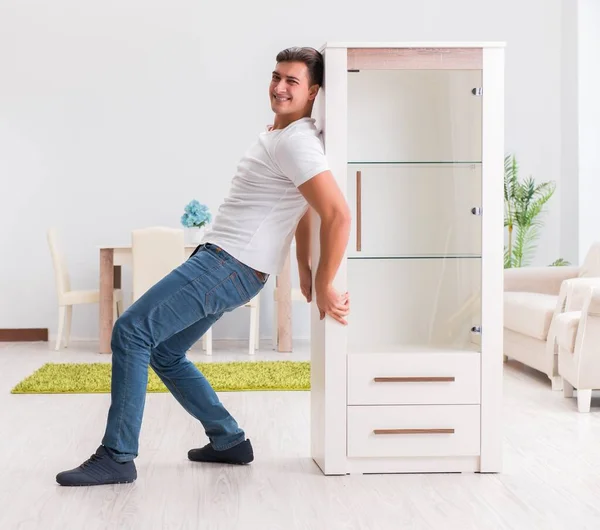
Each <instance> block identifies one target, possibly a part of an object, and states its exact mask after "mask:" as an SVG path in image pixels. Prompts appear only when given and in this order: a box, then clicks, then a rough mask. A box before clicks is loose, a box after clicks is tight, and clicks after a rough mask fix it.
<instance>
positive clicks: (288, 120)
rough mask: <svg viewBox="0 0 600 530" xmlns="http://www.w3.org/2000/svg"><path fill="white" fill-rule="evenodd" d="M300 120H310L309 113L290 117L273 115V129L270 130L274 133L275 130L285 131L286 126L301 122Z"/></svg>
mask: <svg viewBox="0 0 600 530" xmlns="http://www.w3.org/2000/svg"><path fill="white" fill-rule="evenodd" d="M302 118H310V112H307V113H305V114H297V115H290V116H279V115H275V120H273V127H271V130H273V131H274V130H277V129H285V128H286V127H287V126H288V125H290V124H292V123H294V122H295V121H298V120H301V119H302Z"/></svg>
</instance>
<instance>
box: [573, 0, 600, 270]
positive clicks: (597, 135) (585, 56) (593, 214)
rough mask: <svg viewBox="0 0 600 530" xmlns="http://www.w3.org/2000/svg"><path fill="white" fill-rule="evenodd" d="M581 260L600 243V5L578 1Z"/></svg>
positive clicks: (579, 224) (596, 0) (579, 228)
mask: <svg viewBox="0 0 600 530" xmlns="http://www.w3.org/2000/svg"><path fill="white" fill-rule="evenodd" d="M578 8H579V13H578V14H579V17H578V20H579V24H578V32H577V35H578V48H579V61H578V77H577V78H578V81H579V84H578V87H577V88H578V104H579V109H578V110H579V112H578V116H579V128H578V137H579V142H578V145H579V153H578V162H579V175H578V177H579V182H578V192H579V219H578V232H579V257H580V259H583V258H584V257H585V254H586V253H587V251H588V249H589V248H590V245H591V244H592V243H593V242H594V241H599V240H600V208H598V199H600V68H599V67H598V64H599V63H600V59H599V58H598V56H599V50H600V32H599V31H598V27H599V26H600V2H598V0H579V2H578Z"/></svg>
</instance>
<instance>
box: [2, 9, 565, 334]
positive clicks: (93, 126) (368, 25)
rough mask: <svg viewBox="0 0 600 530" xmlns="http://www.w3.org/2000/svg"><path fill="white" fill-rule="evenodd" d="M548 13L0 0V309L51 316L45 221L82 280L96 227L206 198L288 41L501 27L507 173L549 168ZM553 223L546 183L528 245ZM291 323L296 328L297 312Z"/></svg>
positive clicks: (552, 77)
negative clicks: (540, 227) (539, 222)
mask: <svg viewBox="0 0 600 530" xmlns="http://www.w3.org/2000/svg"><path fill="white" fill-rule="evenodd" d="M234 5H235V6H236V7H235V8H234V7H233V6H234ZM317 5H318V6H319V7H317ZM206 6H209V7H206ZM560 16H561V0H531V1H529V2H521V1H518V0H505V1H503V2H500V1H494V2H492V1H481V0H455V1H453V2H448V1H441V0H424V1H422V2H412V1H408V0H394V1H391V0H372V1H370V2H368V3H364V2H361V3H356V4H355V5H353V6H352V7H350V5H349V4H348V2H346V1H342V0H330V1H328V2H323V3H321V2H318V3H317V2H316V1H314V0H313V1H312V2H306V3H303V4H302V8H299V6H298V4H295V3H289V4H286V3H285V2H281V1H274V0H256V1H253V2H239V3H237V2H236V3H235V4H232V3H230V2H210V3H206V2H202V3H198V2H192V1H191V0H177V1H170V2H167V1H166V0H160V1H159V0H153V1H151V2H148V1H144V2H142V1H141V0H125V1H119V2H116V1H109V2H97V3H93V4H90V3H81V2H76V1H74V0H55V1H54V2H51V3H48V2H42V1H41V0H32V1H29V2H26V3H25V2H22V1H19V0H4V1H3V2H2V4H0V72H1V76H2V79H1V82H0V179H1V182H2V188H1V189H2V194H1V198H0V215H1V216H2V218H1V222H0V226H2V232H1V236H0V238H1V239H0V249H2V250H1V252H2V255H3V258H2V259H1V260H0V294H1V303H2V305H1V307H0V327H1V328H7V327H49V328H50V330H51V332H53V331H54V330H55V328H56V323H55V319H56V307H55V294H54V281H53V275H52V269H51V263H50V258H49V253H48V250H47V244H46V240H45V229H46V228H47V227H48V226H49V225H56V226H57V227H58V228H59V230H60V231H61V233H62V236H63V239H64V245H65V251H66V254H67V258H68V262H69V266H70V268H71V271H72V280H73V284H74V286H75V287H85V288H92V287H95V286H97V282H98V252H97V246H98V245H100V244H102V243H114V244H118V243H125V242H127V241H128V237H129V232H130V230H131V229H133V228H136V227H141V226H147V225H158V224H164V225H172V226H177V225H178V222H179V216H180V214H181V209H182V208H183V206H184V204H185V203H187V201H189V200H190V199H191V198H194V197H195V198H197V199H198V200H200V201H202V202H205V203H207V204H208V205H209V206H210V207H211V209H212V210H213V211H216V209H217V207H218V205H219V203H220V201H221V200H222V199H223V197H224V195H225V194H226V192H227V189H228V186H229V179H230V177H231V175H232V174H233V171H234V168H235V165H236V163H237V160H238V158H239V157H240V156H241V155H242V153H243V151H244V150H245V148H246V147H247V145H248V144H249V142H251V141H252V140H253V139H254V137H255V135H256V134H257V132H258V131H259V130H261V128H262V127H264V125H265V124H267V123H268V122H269V120H270V117H271V115H270V112H269V106H268V99H267V86H268V82H269V77H270V72H271V70H272V68H273V65H274V60H275V55H276V53H277V52H278V51H279V50H280V49H282V48H284V47H286V46H289V45H298V44H300V45H310V46H315V47H318V46H319V45H320V44H321V43H322V42H324V41H326V40H331V41H334V40H352V41H357V40H366V41H371V40H383V41H400V40H410V41H413V40H505V41H507V43H508V47H507V50H506V54H507V55H506V97H507V102H506V150H507V151H511V152H515V153H516V154H517V155H518V156H519V159H520V163H521V167H522V172H523V175H527V174H532V175H534V176H535V177H536V178H537V179H540V180H542V179H543V180H550V179H553V180H557V181H559V180H560V174H561V171H560V168H561V157H560V150H561V131H560V126H561V111H560V102H561V85H560V72H561V53H560V45H561V38H560V37H561V20H560ZM559 228H560V200H559V198H558V197H557V198H555V199H554V200H553V202H552V205H551V210H550V212H549V214H548V215H547V217H546V224H545V229H544V232H543V236H542V239H541V241H540V249H539V252H538V255H537V258H536V262H538V263H542V264H545V263H549V262H550V261H552V260H554V259H555V258H556V257H558V254H559V238H558V237H556V234H557V233H558V231H559ZM126 280H127V277H126ZM126 285H127V281H126ZM270 293H271V287H270V286H269V288H268V293H267V294H268V296H266V297H265V303H264V305H263V322H264V323H265V326H264V327H263V330H262V334H263V335H265V336H268V335H269V334H270V324H271V318H270V310H271V307H272V306H271V303H270V296H269V295H270ZM9 302H10V304H9ZM299 310H300V309H299V308H297V309H296V311H299ZM296 314H297V315H298V313H296ZM298 316H300V315H298ZM303 316H304V315H303ZM246 322H247V314H245V313H244V312H243V310H239V312H236V313H235V314H233V315H229V316H227V317H226V318H224V319H223V321H221V322H220V323H218V324H217V326H216V328H215V335H216V336H217V337H225V336H227V337H242V336H246V335H247V325H246ZM294 333H295V335H296V336H307V334H308V319H307V318H296V319H295V322H294ZM74 335H75V336H77V337H96V336H97V308H96V307H90V308H81V310H80V311H76V312H75V316H74Z"/></svg>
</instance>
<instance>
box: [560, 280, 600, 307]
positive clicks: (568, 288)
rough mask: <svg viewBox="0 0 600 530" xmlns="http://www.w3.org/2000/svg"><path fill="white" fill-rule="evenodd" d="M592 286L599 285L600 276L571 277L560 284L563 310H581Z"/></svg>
mask: <svg viewBox="0 0 600 530" xmlns="http://www.w3.org/2000/svg"><path fill="white" fill-rule="evenodd" d="M594 287H600V278H572V279H570V280H565V281H564V282H563V284H562V286H561V298H563V295H564V299H563V301H562V303H563V304H564V305H563V311H565V312H568V311H581V310H582V309H583V307H584V305H585V303H586V300H587V299H589V298H590V296H591V291H592V289H593V288H594Z"/></svg>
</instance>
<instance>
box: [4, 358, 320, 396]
mask: <svg viewBox="0 0 600 530" xmlns="http://www.w3.org/2000/svg"><path fill="white" fill-rule="evenodd" d="M194 364H195V365H196V366H197V367H198V369H199V370H200V371H201V372H202V373H203V374H204V376H205V377H206V378H207V379H208V381H209V382H210V384H211V385H212V387H213V388H214V389H215V390H216V391H217V392H238V391H248V390H250V391H257V390H309V389H310V363H309V362H308V361H259V362H252V361H249V362H226V363H194ZM110 381H111V364H110V363H93V364H83V363H81V364H79V363H65V364H58V363H47V364H45V365H44V366H42V367H41V368H40V369H39V370H36V371H35V372H34V373H33V374H32V375H30V376H29V377H27V378H26V379H24V380H23V381H21V382H20V383H19V384H18V385H17V386H16V387H15V388H13V389H12V391H11V393H12V394H96V393H108V392H110ZM148 392H168V390H167V388H166V387H165V386H164V384H163V383H162V381H161V380H160V379H159V378H158V376H157V375H156V373H155V372H154V370H152V368H149V369H148Z"/></svg>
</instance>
